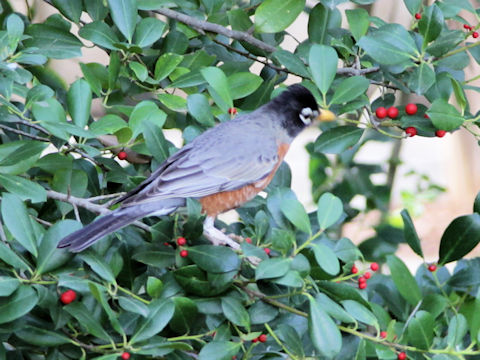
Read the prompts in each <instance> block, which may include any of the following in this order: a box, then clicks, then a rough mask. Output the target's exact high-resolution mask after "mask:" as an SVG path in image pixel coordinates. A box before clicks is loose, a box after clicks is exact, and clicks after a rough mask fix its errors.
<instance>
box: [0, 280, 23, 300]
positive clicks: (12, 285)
mask: <svg viewBox="0 0 480 360" xmlns="http://www.w3.org/2000/svg"><path fill="white" fill-rule="evenodd" d="M19 286H20V280H18V279H16V278H12V277H9V276H0V296H10V295H12V293H13V292H14V291H15V290H17V289H18V287H19Z"/></svg>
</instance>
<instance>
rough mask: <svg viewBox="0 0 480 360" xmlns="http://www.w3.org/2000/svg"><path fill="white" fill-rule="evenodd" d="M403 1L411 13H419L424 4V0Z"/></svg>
mask: <svg viewBox="0 0 480 360" xmlns="http://www.w3.org/2000/svg"><path fill="white" fill-rule="evenodd" d="M403 2H404V3H405V6H406V7H407V9H408V12H409V13H410V14H411V15H415V14H416V13H418V12H419V11H420V7H421V6H422V0H403Z"/></svg>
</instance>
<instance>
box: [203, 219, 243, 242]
mask: <svg viewBox="0 0 480 360" xmlns="http://www.w3.org/2000/svg"><path fill="white" fill-rule="evenodd" d="M203 235H204V236H205V237H206V238H207V239H208V240H209V241H210V242H211V243H212V244H213V245H217V246H218V245H228V246H230V247H231V248H232V249H234V250H239V249H240V244H239V243H237V242H236V241H235V240H233V239H232V238H230V237H229V236H227V235H225V234H224V233H223V232H221V231H220V230H218V229H217V228H216V227H215V226H214V225H213V218H211V217H207V218H206V219H205V222H204V223H203Z"/></svg>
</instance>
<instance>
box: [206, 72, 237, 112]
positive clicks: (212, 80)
mask: <svg viewBox="0 0 480 360" xmlns="http://www.w3.org/2000/svg"><path fill="white" fill-rule="evenodd" d="M200 72H201V73H202V76H203V78H204V79H205V80H206V81H207V82H208V84H209V85H210V88H209V89H208V92H209V93H210V95H211V96H212V98H213V100H214V101H215V103H216V104H217V105H218V106H219V107H220V108H221V109H222V110H223V111H224V112H227V111H228V108H231V107H233V100H232V95H231V94H230V89H229V87H228V79H227V77H226V76H225V74H224V72H223V71H222V70H221V69H220V68H217V67H211V66H210V67H206V68H203V69H201V70H200Z"/></svg>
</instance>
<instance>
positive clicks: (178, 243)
mask: <svg viewBox="0 0 480 360" xmlns="http://www.w3.org/2000/svg"><path fill="white" fill-rule="evenodd" d="M186 243H187V239H185V238H184V237H179V238H178V239H177V245H178V246H183V245H185V244H186Z"/></svg>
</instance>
